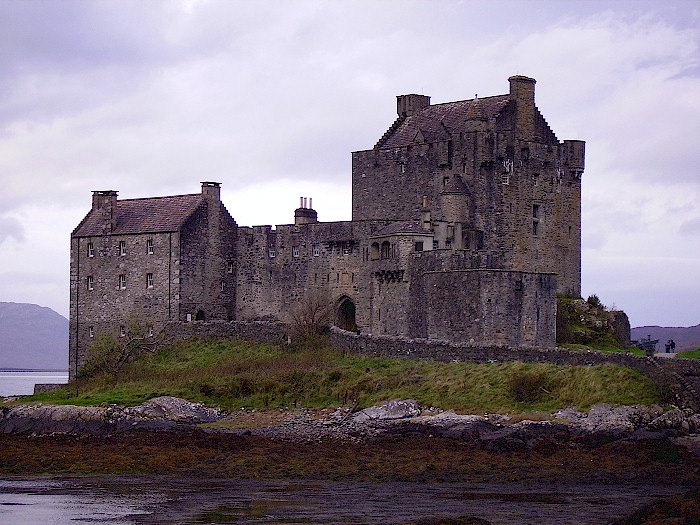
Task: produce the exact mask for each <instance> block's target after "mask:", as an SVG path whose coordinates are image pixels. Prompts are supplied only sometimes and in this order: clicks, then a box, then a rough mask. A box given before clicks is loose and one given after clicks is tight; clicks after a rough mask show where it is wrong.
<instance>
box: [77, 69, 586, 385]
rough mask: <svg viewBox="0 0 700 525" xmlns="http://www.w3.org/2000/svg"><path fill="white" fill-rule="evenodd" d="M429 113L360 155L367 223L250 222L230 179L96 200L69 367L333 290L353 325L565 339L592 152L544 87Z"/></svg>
mask: <svg viewBox="0 0 700 525" xmlns="http://www.w3.org/2000/svg"><path fill="white" fill-rule="evenodd" d="M508 80H509V83H510V90H509V93H508V94H505V95H498V96H492V97H484V98H477V97H475V98H474V99H471V100H464V101H459V102H449V103H444V104H435V105H431V103H430V97H428V96H425V95H415V94H412V95H403V96H399V97H397V113H398V116H397V119H396V120H395V121H394V123H393V124H392V125H391V126H390V127H389V129H388V130H387V131H386V132H385V133H384V134H383V135H382V137H381V138H380V139H379V141H378V142H377V143H376V145H375V146H374V147H373V148H372V149H370V150H366V151H358V152H354V153H353V154H352V220H350V221H341V222H318V219H317V213H316V211H315V210H314V209H313V206H312V203H311V200H310V199H309V200H308V201H307V200H306V199H305V198H302V199H301V202H300V206H299V208H298V209H296V210H295V211H294V223H293V224H288V225H278V226H276V227H275V228H274V229H273V228H272V227H271V226H255V227H243V226H238V225H237V224H236V222H235V221H234V219H233V218H232V217H231V215H230V214H229V212H228V211H227V209H226V208H225V206H224V205H223V203H222V202H221V199H220V185H219V183H216V182H203V183H202V189H201V193H199V194H191V195H178V196H170V197H156V198H145V199H127V200H119V199H118V197H117V192H116V191H111V190H110V191H95V192H93V196H92V209H91V210H90V211H89V212H88V214H87V215H86V217H85V218H84V219H83V220H82V221H81V222H80V224H79V225H78V226H77V227H76V229H75V230H74V231H73V233H72V235H71V269H70V360H71V362H70V370H71V377H75V375H76V373H77V370H78V369H79V367H80V366H81V365H82V363H83V362H84V359H85V354H86V349H87V347H88V346H89V345H90V343H91V342H92V341H93V340H94V337H95V336H96V334H98V333H100V332H109V333H113V334H114V335H116V336H121V337H124V336H126V335H127V331H128V327H129V320H130V319H140V320H144V321H146V322H147V323H148V324H149V327H151V329H153V330H156V329H158V327H159V326H162V325H164V324H165V323H166V322H169V321H181V322H194V321H198V320H207V321H210V320H225V321H240V320H256V319H258V320H259V319H276V320H280V321H283V322H290V321H291V316H292V311H293V308H294V306H295V305H297V304H299V303H301V302H303V301H304V300H305V298H306V297H308V296H309V294H311V293H314V292H318V293H321V294H323V295H324V296H327V297H328V299H329V300H330V301H332V304H333V307H334V312H335V320H334V323H335V325H336V326H339V327H340V328H344V329H346V330H356V331H360V332H362V333H372V334H375V335H394V336H403V337H406V338H412V339H426V340H440V341H452V342H464V343H469V344H473V345H474V346H479V345H490V346H504V347H530V348H534V347H538V348H551V347H553V346H554V345H555V326H556V295H557V294H558V293H566V294H572V295H580V291H581V290H580V287H581V175H582V172H583V169H584V146H585V144H584V142H582V141H578V140H567V141H563V142H559V140H558V139H557V137H556V136H555V134H554V133H553V132H552V130H551V129H550V127H549V126H548V124H547V122H546V120H545V119H544V117H543V116H542V115H541V114H540V112H539V110H538V109H537V107H536V105H535V80H534V79H532V78H528V77H524V76H513V77H510V78H509V79H508Z"/></svg>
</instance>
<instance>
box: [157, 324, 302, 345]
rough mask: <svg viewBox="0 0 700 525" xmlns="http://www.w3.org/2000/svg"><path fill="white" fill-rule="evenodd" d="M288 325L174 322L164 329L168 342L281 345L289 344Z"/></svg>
mask: <svg viewBox="0 0 700 525" xmlns="http://www.w3.org/2000/svg"><path fill="white" fill-rule="evenodd" d="M287 332H288V330H287V325H285V324H283V323H279V322H274V321H231V322H228V321H206V322H205V321H193V322H191V323H185V322H180V321H173V322H170V323H167V324H166V325H165V326H164V328H163V335H164V338H165V340H166V341H168V342H170V341H177V340H182V339H187V338H191V337H194V338H197V339H230V338H235V337H240V338H241V339H250V340H252V341H260V342H262V343H271V344H279V343H286V342H287Z"/></svg>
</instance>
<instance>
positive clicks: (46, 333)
mask: <svg viewBox="0 0 700 525" xmlns="http://www.w3.org/2000/svg"><path fill="white" fill-rule="evenodd" d="M67 368H68V319H66V318H65V317H63V316H62V315H61V314H59V313H58V312H55V311H54V310H52V309H51V308H48V307H46V306H40V305H37V304H31V303H13V302H0V369H6V370H10V369H31V370H36V369H44V370H66V369H67Z"/></svg>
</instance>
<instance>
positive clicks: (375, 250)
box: [370, 242, 379, 261]
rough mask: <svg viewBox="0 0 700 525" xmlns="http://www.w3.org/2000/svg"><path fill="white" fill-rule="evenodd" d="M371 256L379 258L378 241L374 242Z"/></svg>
mask: <svg viewBox="0 0 700 525" xmlns="http://www.w3.org/2000/svg"><path fill="white" fill-rule="evenodd" d="M370 258H371V259H372V260H373V261H374V260H375V259H379V243H378V242H373V243H372V247H371V250H370Z"/></svg>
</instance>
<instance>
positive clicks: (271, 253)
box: [270, 248, 277, 259]
mask: <svg viewBox="0 0 700 525" xmlns="http://www.w3.org/2000/svg"><path fill="white" fill-rule="evenodd" d="M276 255H277V253H276V252H275V249H274V248H270V259H272V258H274V257H275V256H276Z"/></svg>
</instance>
